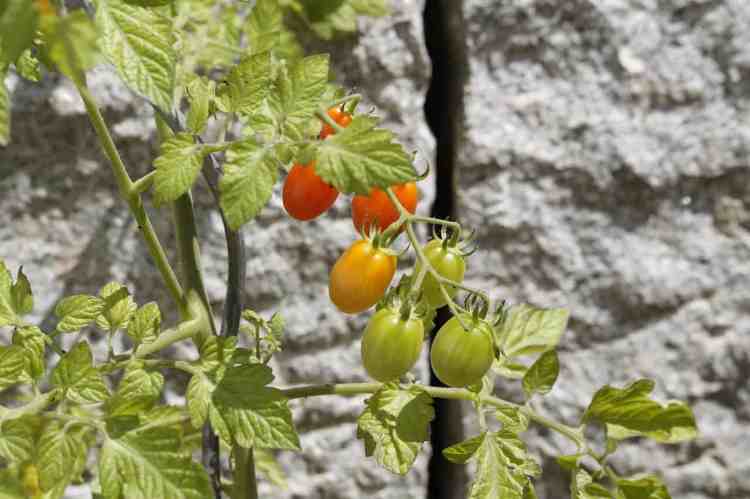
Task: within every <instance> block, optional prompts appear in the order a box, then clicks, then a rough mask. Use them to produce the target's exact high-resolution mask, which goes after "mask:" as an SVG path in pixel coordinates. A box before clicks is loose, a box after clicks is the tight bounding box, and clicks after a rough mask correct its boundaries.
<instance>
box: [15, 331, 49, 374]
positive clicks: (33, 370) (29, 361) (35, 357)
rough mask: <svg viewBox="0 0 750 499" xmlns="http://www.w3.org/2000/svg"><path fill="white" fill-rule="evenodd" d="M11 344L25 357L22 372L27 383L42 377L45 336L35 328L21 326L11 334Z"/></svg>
mask: <svg viewBox="0 0 750 499" xmlns="http://www.w3.org/2000/svg"><path fill="white" fill-rule="evenodd" d="M13 344H14V345H17V346H19V347H21V348H23V350H24V353H25V355H26V363H25V367H24V370H25V372H26V376H27V378H28V380H29V381H31V380H34V379H39V378H41V377H42V376H44V353H45V349H46V337H45V334H44V333H43V332H42V331H41V330H40V329H39V328H38V327H36V326H23V327H19V328H17V329H16V331H15V332H14V333H13Z"/></svg>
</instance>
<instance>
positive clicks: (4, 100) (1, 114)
mask: <svg viewBox="0 0 750 499" xmlns="http://www.w3.org/2000/svg"><path fill="white" fill-rule="evenodd" d="M9 142H10V96H9V95H8V88H7V87H6V86H5V71H2V70H0V146H7V145H8V143H9ZM0 313H2V310H0ZM0 321H2V315H0Z"/></svg>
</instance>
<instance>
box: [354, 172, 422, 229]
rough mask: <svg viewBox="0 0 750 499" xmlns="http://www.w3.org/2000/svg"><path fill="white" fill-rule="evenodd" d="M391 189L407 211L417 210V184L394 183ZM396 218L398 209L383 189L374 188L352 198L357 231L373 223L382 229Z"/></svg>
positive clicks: (367, 227) (368, 227)
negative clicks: (365, 194)
mask: <svg viewBox="0 0 750 499" xmlns="http://www.w3.org/2000/svg"><path fill="white" fill-rule="evenodd" d="M392 189H393V192H394V193H395V194H396V197H397V198H398V200H399V201H400V202H401V204H402V205H403V206H404V208H406V209H407V210H408V211H409V213H414V212H415V211H416V210H417V197H418V193H417V184H415V183H414V182H408V183H406V184H401V185H396V186H394V187H393V188H392ZM396 220H398V210H397V209H396V207H395V206H394V205H393V203H391V200H390V199H388V195H387V194H386V193H385V192H384V191H381V190H380V189H377V188H375V189H373V190H372V191H370V195H369V196H354V198H352V221H353V222H354V227H355V228H356V229H357V232H362V229H363V228H364V229H367V230H369V229H370V227H371V226H372V225H373V224H375V223H377V226H378V227H379V228H380V230H381V231H383V230H385V229H386V228H388V226H389V225H391V224H392V223H393V222H395V221H396Z"/></svg>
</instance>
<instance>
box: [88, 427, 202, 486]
mask: <svg viewBox="0 0 750 499" xmlns="http://www.w3.org/2000/svg"><path fill="white" fill-rule="evenodd" d="M99 482H100V484H101V488H102V493H103V495H104V496H105V497H136V498H151V497H154V498H156V497H164V498H167V497H168V498H170V499H203V498H205V497H211V496H212V494H213V492H212V491H211V487H210V484H209V479H208V475H207V474H206V472H205V470H204V469H203V468H202V467H201V466H200V465H199V464H198V463H196V462H194V461H193V460H192V459H191V456H190V454H189V453H187V452H184V451H182V450H181V441H180V433H179V431H178V430H177V429H175V428H171V427H151V428H147V429H144V430H133V431H130V432H127V433H125V434H124V435H122V436H120V437H119V438H106V439H105V440H104V445H103V446H102V450H101V452H100V454H99Z"/></svg>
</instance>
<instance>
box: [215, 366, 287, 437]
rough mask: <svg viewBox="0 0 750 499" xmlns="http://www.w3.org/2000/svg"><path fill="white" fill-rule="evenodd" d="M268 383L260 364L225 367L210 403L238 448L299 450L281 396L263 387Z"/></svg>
mask: <svg viewBox="0 0 750 499" xmlns="http://www.w3.org/2000/svg"><path fill="white" fill-rule="evenodd" d="M272 380H273V374H272V373H271V369H270V368H269V367H267V366H265V365H262V364H251V365H242V366H233V367H229V368H227V369H226V372H225V374H224V376H223V377H222V379H221V381H220V382H219V383H218V384H217V385H216V388H215V389H214V391H213V393H212V394H211V403H212V405H213V406H214V407H215V408H216V409H217V413H218V414H220V416H221V418H222V419H223V420H224V421H225V422H226V425H227V426H228V427H229V428H230V429H231V433H232V436H233V437H234V440H235V441H236V442H237V443H238V444H239V445H241V446H242V447H246V448H249V447H261V448H272V449H292V450H296V449H299V448H300V447H299V436H298V435H297V432H296V431H295V429H294V424H293V422H292V413H291V411H290V410H289V407H288V403H287V400H286V398H285V397H284V394H283V393H282V392H281V391H279V390H277V389H275V388H270V387H267V386H266V385H267V384H268V383H270V382H271V381H272Z"/></svg>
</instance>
